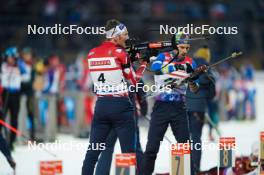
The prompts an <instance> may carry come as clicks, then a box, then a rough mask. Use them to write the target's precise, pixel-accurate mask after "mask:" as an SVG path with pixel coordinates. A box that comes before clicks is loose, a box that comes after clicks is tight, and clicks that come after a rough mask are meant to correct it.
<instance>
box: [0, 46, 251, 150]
mask: <svg viewBox="0 0 264 175" xmlns="http://www.w3.org/2000/svg"><path fill="white" fill-rule="evenodd" d="M197 53H199V55H198V56H199V57H201V58H204V59H207V56H206V55H205V56H203V55H204V53H203V52H196V56H197ZM2 55H3V56H2V58H1V75H0V79H1V86H0V87H1V88H0V89H1V90H0V92H1V97H2V98H1V111H2V113H3V116H1V117H3V119H4V120H5V121H8V122H9V123H10V124H11V125H12V126H13V127H15V128H18V129H19V130H20V131H22V132H23V133H28V134H27V135H28V136H29V138H30V139H32V140H35V139H36V138H37V139H38V138H41V140H39V141H55V139H56V135H57V133H58V132H63V133H71V134H73V135H74V136H76V137H81V138H82V137H84V138H87V137H88V136H89V128H90V124H91V120H92V115H93V106H94V102H95V100H96V97H95V95H94V93H93V87H92V82H91V79H90V78H89V72H88V70H87V68H86V67H87V66H86V62H85V61H84V60H85V57H86V53H85V52H80V53H78V55H77V56H76V59H75V62H73V63H71V64H64V63H63V62H61V59H60V56H59V55H56V54H52V55H50V56H48V57H47V58H46V59H37V58H38V56H37V53H36V52H33V50H32V48H28V47H26V48H22V49H19V50H18V49H17V48H16V47H10V48H7V49H6V50H5V52H4V53H3V54H2ZM214 72H215V77H216V80H217V81H216V88H217V95H216V97H215V98H214V99H213V101H212V103H211V104H210V105H209V115H210V117H211V118H212V120H213V121H214V122H215V123H217V122H218V121H219V120H222V121H223V120H254V119H255V117H256V116H255V115H256V113H255V111H256V110H255V95H256V90H255V85H254V84H255V83H254V72H255V70H254V68H253V66H252V65H251V64H245V65H243V66H242V67H240V69H236V68H235V67H233V66H231V65H229V64H222V65H221V66H219V67H218V68H217V69H216V70H215V71H214ZM144 81H145V82H146V84H148V85H151V84H152V83H153V76H152V73H150V72H147V73H146V75H145V76H144ZM149 100H153V99H151V98H150V99H149ZM151 103H152V102H151ZM151 103H150V104H151ZM210 111H214V112H212V113H211V114H210ZM8 114H9V115H8ZM8 116H9V117H8ZM0 129H1V127H0ZM28 131H30V132H28ZM5 134H6V135H8V134H7V133H5ZM15 139H16V135H15V134H14V133H10V134H9V141H10V147H11V148H12V146H13V143H14V142H15ZM22 139H23V138H19V139H18V140H19V141H20V142H22V143H23V140H22Z"/></svg>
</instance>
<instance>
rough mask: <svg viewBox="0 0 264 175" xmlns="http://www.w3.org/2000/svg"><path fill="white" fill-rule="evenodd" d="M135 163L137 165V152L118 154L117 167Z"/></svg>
mask: <svg viewBox="0 0 264 175" xmlns="http://www.w3.org/2000/svg"><path fill="white" fill-rule="evenodd" d="M133 165H136V154H135V153H124V154H116V166H117V167H129V166H133Z"/></svg>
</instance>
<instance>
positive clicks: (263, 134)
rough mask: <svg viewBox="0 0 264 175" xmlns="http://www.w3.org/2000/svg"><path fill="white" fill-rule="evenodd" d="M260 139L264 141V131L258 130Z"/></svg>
mask: <svg viewBox="0 0 264 175" xmlns="http://www.w3.org/2000/svg"><path fill="white" fill-rule="evenodd" d="M260 141H262V142H264V131H262V132H260Z"/></svg>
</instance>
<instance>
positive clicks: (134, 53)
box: [127, 48, 137, 62]
mask: <svg viewBox="0 0 264 175" xmlns="http://www.w3.org/2000/svg"><path fill="white" fill-rule="evenodd" d="M127 53H128V55H129V58H130V60H131V62H135V61H137V57H136V56H137V51H136V50H134V49H132V48H130V49H129V51H128V52H127Z"/></svg>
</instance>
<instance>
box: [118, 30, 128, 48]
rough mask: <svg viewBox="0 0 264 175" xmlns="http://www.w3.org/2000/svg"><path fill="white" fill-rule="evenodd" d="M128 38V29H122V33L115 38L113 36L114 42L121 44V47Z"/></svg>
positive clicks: (124, 45)
mask: <svg viewBox="0 0 264 175" xmlns="http://www.w3.org/2000/svg"><path fill="white" fill-rule="evenodd" d="M128 39H129V36H128V31H127V30H126V31H124V32H123V33H122V34H120V35H118V36H117V37H116V38H115V42H116V43H117V44H118V45H120V46H122V47H124V48H125V47H126V40H128Z"/></svg>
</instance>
